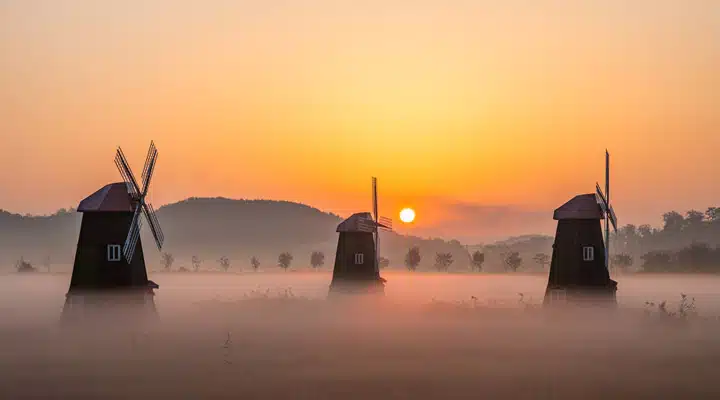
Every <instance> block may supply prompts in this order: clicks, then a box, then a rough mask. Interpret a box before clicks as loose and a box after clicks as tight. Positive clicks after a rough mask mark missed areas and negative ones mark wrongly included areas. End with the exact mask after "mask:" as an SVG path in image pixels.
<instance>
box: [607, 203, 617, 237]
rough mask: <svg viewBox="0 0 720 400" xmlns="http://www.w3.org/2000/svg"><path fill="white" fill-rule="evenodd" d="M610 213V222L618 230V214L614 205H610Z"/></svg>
mask: <svg viewBox="0 0 720 400" xmlns="http://www.w3.org/2000/svg"><path fill="white" fill-rule="evenodd" d="M608 210H609V212H608V215H609V217H610V223H611V224H612V226H613V230H615V232H617V216H616V215H615V210H613V208H612V206H610V207H608Z"/></svg>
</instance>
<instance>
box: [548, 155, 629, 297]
mask: <svg viewBox="0 0 720 400" xmlns="http://www.w3.org/2000/svg"><path fill="white" fill-rule="evenodd" d="M595 186H596V191H595V193H588V194H580V195H577V196H575V197H573V198H572V199H570V200H569V201H568V202H566V203H565V204H563V205H562V206H560V207H559V208H557V209H556V210H555V212H554V213H553V219H555V220H557V221H558V224H557V231H556V233H555V241H554V243H553V254H552V261H551V263H550V275H549V277H548V285H547V289H546V292H545V304H548V305H549V304H553V303H554V302H557V301H561V302H566V301H568V300H570V301H573V302H575V301H584V300H585V299H587V298H588V297H592V298H594V299H597V300H602V301H609V302H610V303H611V304H615V302H616V300H615V293H616V292H617V282H615V281H614V280H612V279H610V270H609V268H608V267H609V260H610V252H609V247H610V225H611V224H612V226H613V229H615V230H617V217H616V215H615V211H614V210H613V208H612V205H611V203H610V154H609V153H608V152H607V150H606V151H605V192H604V193H603V191H602V189H601V188H600V185H599V184H596V185H595ZM603 219H604V220H605V226H604V232H603V227H602V223H601V220H603Z"/></svg>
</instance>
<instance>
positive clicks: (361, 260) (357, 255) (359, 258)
mask: <svg viewBox="0 0 720 400" xmlns="http://www.w3.org/2000/svg"><path fill="white" fill-rule="evenodd" d="M364 262H365V254H363V253H355V265H360V264H363V263H364Z"/></svg>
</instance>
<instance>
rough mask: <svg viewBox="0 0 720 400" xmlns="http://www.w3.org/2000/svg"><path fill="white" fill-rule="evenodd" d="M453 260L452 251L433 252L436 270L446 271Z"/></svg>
mask: <svg viewBox="0 0 720 400" xmlns="http://www.w3.org/2000/svg"><path fill="white" fill-rule="evenodd" d="M454 261H455V260H453V255H452V253H437V254H435V268H436V269H437V270H438V271H447V270H448V269H449V268H450V265H451V264H452V263H453V262H454Z"/></svg>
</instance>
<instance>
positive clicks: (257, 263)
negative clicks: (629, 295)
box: [250, 256, 260, 272]
mask: <svg viewBox="0 0 720 400" xmlns="http://www.w3.org/2000/svg"><path fill="white" fill-rule="evenodd" d="M250 266H251V267H252V269H253V271H255V272H257V270H258V268H260V260H258V258H257V257H255V256H252V258H251V259H250Z"/></svg>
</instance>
